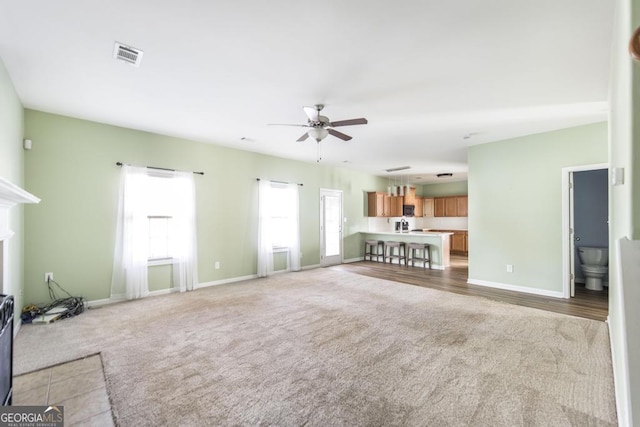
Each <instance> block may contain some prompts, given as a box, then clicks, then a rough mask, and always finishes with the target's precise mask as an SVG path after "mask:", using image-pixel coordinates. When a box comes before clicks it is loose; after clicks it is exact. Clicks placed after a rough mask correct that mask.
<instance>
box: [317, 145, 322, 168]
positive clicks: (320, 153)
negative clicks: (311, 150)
mask: <svg viewBox="0 0 640 427" xmlns="http://www.w3.org/2000/svg"><path fill="white" fill-rule="evenodd" d="M317 144H318V160H316V163H320V160H322V150H321V149H320V141H318V143H317Z"/></svg>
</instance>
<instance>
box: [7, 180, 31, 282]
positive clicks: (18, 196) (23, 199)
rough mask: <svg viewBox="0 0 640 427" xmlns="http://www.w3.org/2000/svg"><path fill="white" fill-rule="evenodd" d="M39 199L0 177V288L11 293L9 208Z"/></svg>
mask: <svg viewBox="0 0 640 427" xmlns="http://www.w3.org/2000/svg"><path fill="white" fill-rule="evenodd" d="M39 202H40V199H39V198H37V197H36V196H34V195H33V194H31V193H29V192H27V191H25V190H23V189H22V188H20V187H18V186H17V185H15V184H13V183H11V182H9V181H7V180H6V179H4V178H2V177H0V290H1V291H2V293H5V294H13V293H14V292H15V291H16V288H15V287H14V286H15V285H16V284H12V283H9V282H8V278H9V271H8V270H9V253H8V247H9V246H8V243H9V239H10V238H11V236H13V234H14V233H13V231H12V230H11V229H10V228H9V209H11V208H12V207H14V206H15V205H17V204H18V203H39Z"/></svg>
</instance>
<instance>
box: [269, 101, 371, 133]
mask: <svg viewBox="0 0 640 427" xmlns="http://www.w3.org/2000/svg"><path fill="white" fill-rule="evenodd" d="M302 108H303V109H304V112H305V114H306V115H307V117H308V119H307V124H306V125H290V124H280V125H276V126H299V127H304V128H308V129H309V130H307V131H306V132H305V133H304V134H303V135H302V136H301V137H300V138H298V141H304V140H306V139H307V138H309V137H311V138H313V139H315V140H316V141H317V142H320V141H322V140H323V139H324V138H326V137H327V135H333V136H335V137H336V138H340V139H341V140H343V141H349V140H350V139H351V137H350V136H349V135H347V134H345V133H342V132H338V131H337V130H335V129H333V128H336V127H340V126H352V125H366V124H367V123H368V122H367V119H365V118H359V119H350V120H339V121H337V122H332V121H331V120H329V118H328V117H326V116H321V115H320V111H322V109H323V108H324V105H323V104H316V105H314V106H313V107H302Z"/></svg>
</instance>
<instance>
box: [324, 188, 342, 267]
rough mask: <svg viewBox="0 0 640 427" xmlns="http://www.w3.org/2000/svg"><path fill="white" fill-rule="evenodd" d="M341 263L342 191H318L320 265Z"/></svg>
mask: <svg viewBox="0 0 640 427" xmlns="http://www.w3.org/2000/svg"><path fill="white" fill-rule="evenodd" d="M341 262H342V191H338V190H325V189H321V190H320V265H321V266H323V267H324V266H328V265H334V264H340V263H341Z"/></svg>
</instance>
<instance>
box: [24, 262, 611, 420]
mask: <svg viewBox="0 0 640 427" xmlns="http://www.w3.org/2000/svg"><path fill="white" fill-rule="evenodd" d="M96 352H101V353H102V357H103V360H104V366H105V375H106V379H107V385H108V389H109V393H110V397H111V401H112V405H113V412H114V416H115V417H116V420H117V422H118V423H119V424H120V425H122V426H134V425H135V426H138V425H180V426H186V425H194V426H195V425H281V426H285V425H317V426H328V425H385V426H386V425H433V426H445V425H455V426H462V425H482V426H485V425H491V426H549V425H554V426H563V425H576V426H585V425H589V426H597V425H602V426H614V425H616V412H615V403H614V391H613V380H612V368H611V356H610V350H609V337H608V331H607V326H606V324H605V323H603V322H597V321H592V320H586V319H580V318H575V317H570V316H565V315H560V314H555V313H549V312H544V311H540V310H535V309H530V308H526V307H518V306H511V305H508V304H502V303H499V302H494V301H489V300H485V299H482V298H476V297H466V296H460V295H455V294H450V293H446V292H441V291H437V290H432V289H426V288H420V287H415V286H411V285H405V284H399V283H394V282H389V281H385V280H379V279H372V278H367V277H363V276H359V275H355V274H352V273H347V272H341V271H336V270H331V269H316V270H311V271H304V272H300V273H290V274H281V275H277V276H274V277H271V278H268V279H257V280H252V281H248V282H244V283H236V284H230V285H223V286H218V287H214V288H207V289H201V290H198V291H195V292H190V293H186V294H172V295H166V296H160V297H151V298H147V299H145V300H140V301H134V302H127V303H121V304H114V305H110V306H106V307H103V308H99V309H94V310H89V311H88V312H86V313H84V314H82V315H81V316H79V317H77V318H75V319H69V320H64V321H61V322H58V323H54V324H51V325H26V326H23V328H22V329H21V331H20V333H19V335H18V338H17V340H16V346H15V372H16V374H19V373H24V372H27V371H31V370H34V369H38V368H42V367H45V366H49V365H53V364H56V363H60V362H64V361H67V360H71V359H76V358H78V357H81V356H84V355H88V354H93V353H96Z"/></svg>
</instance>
